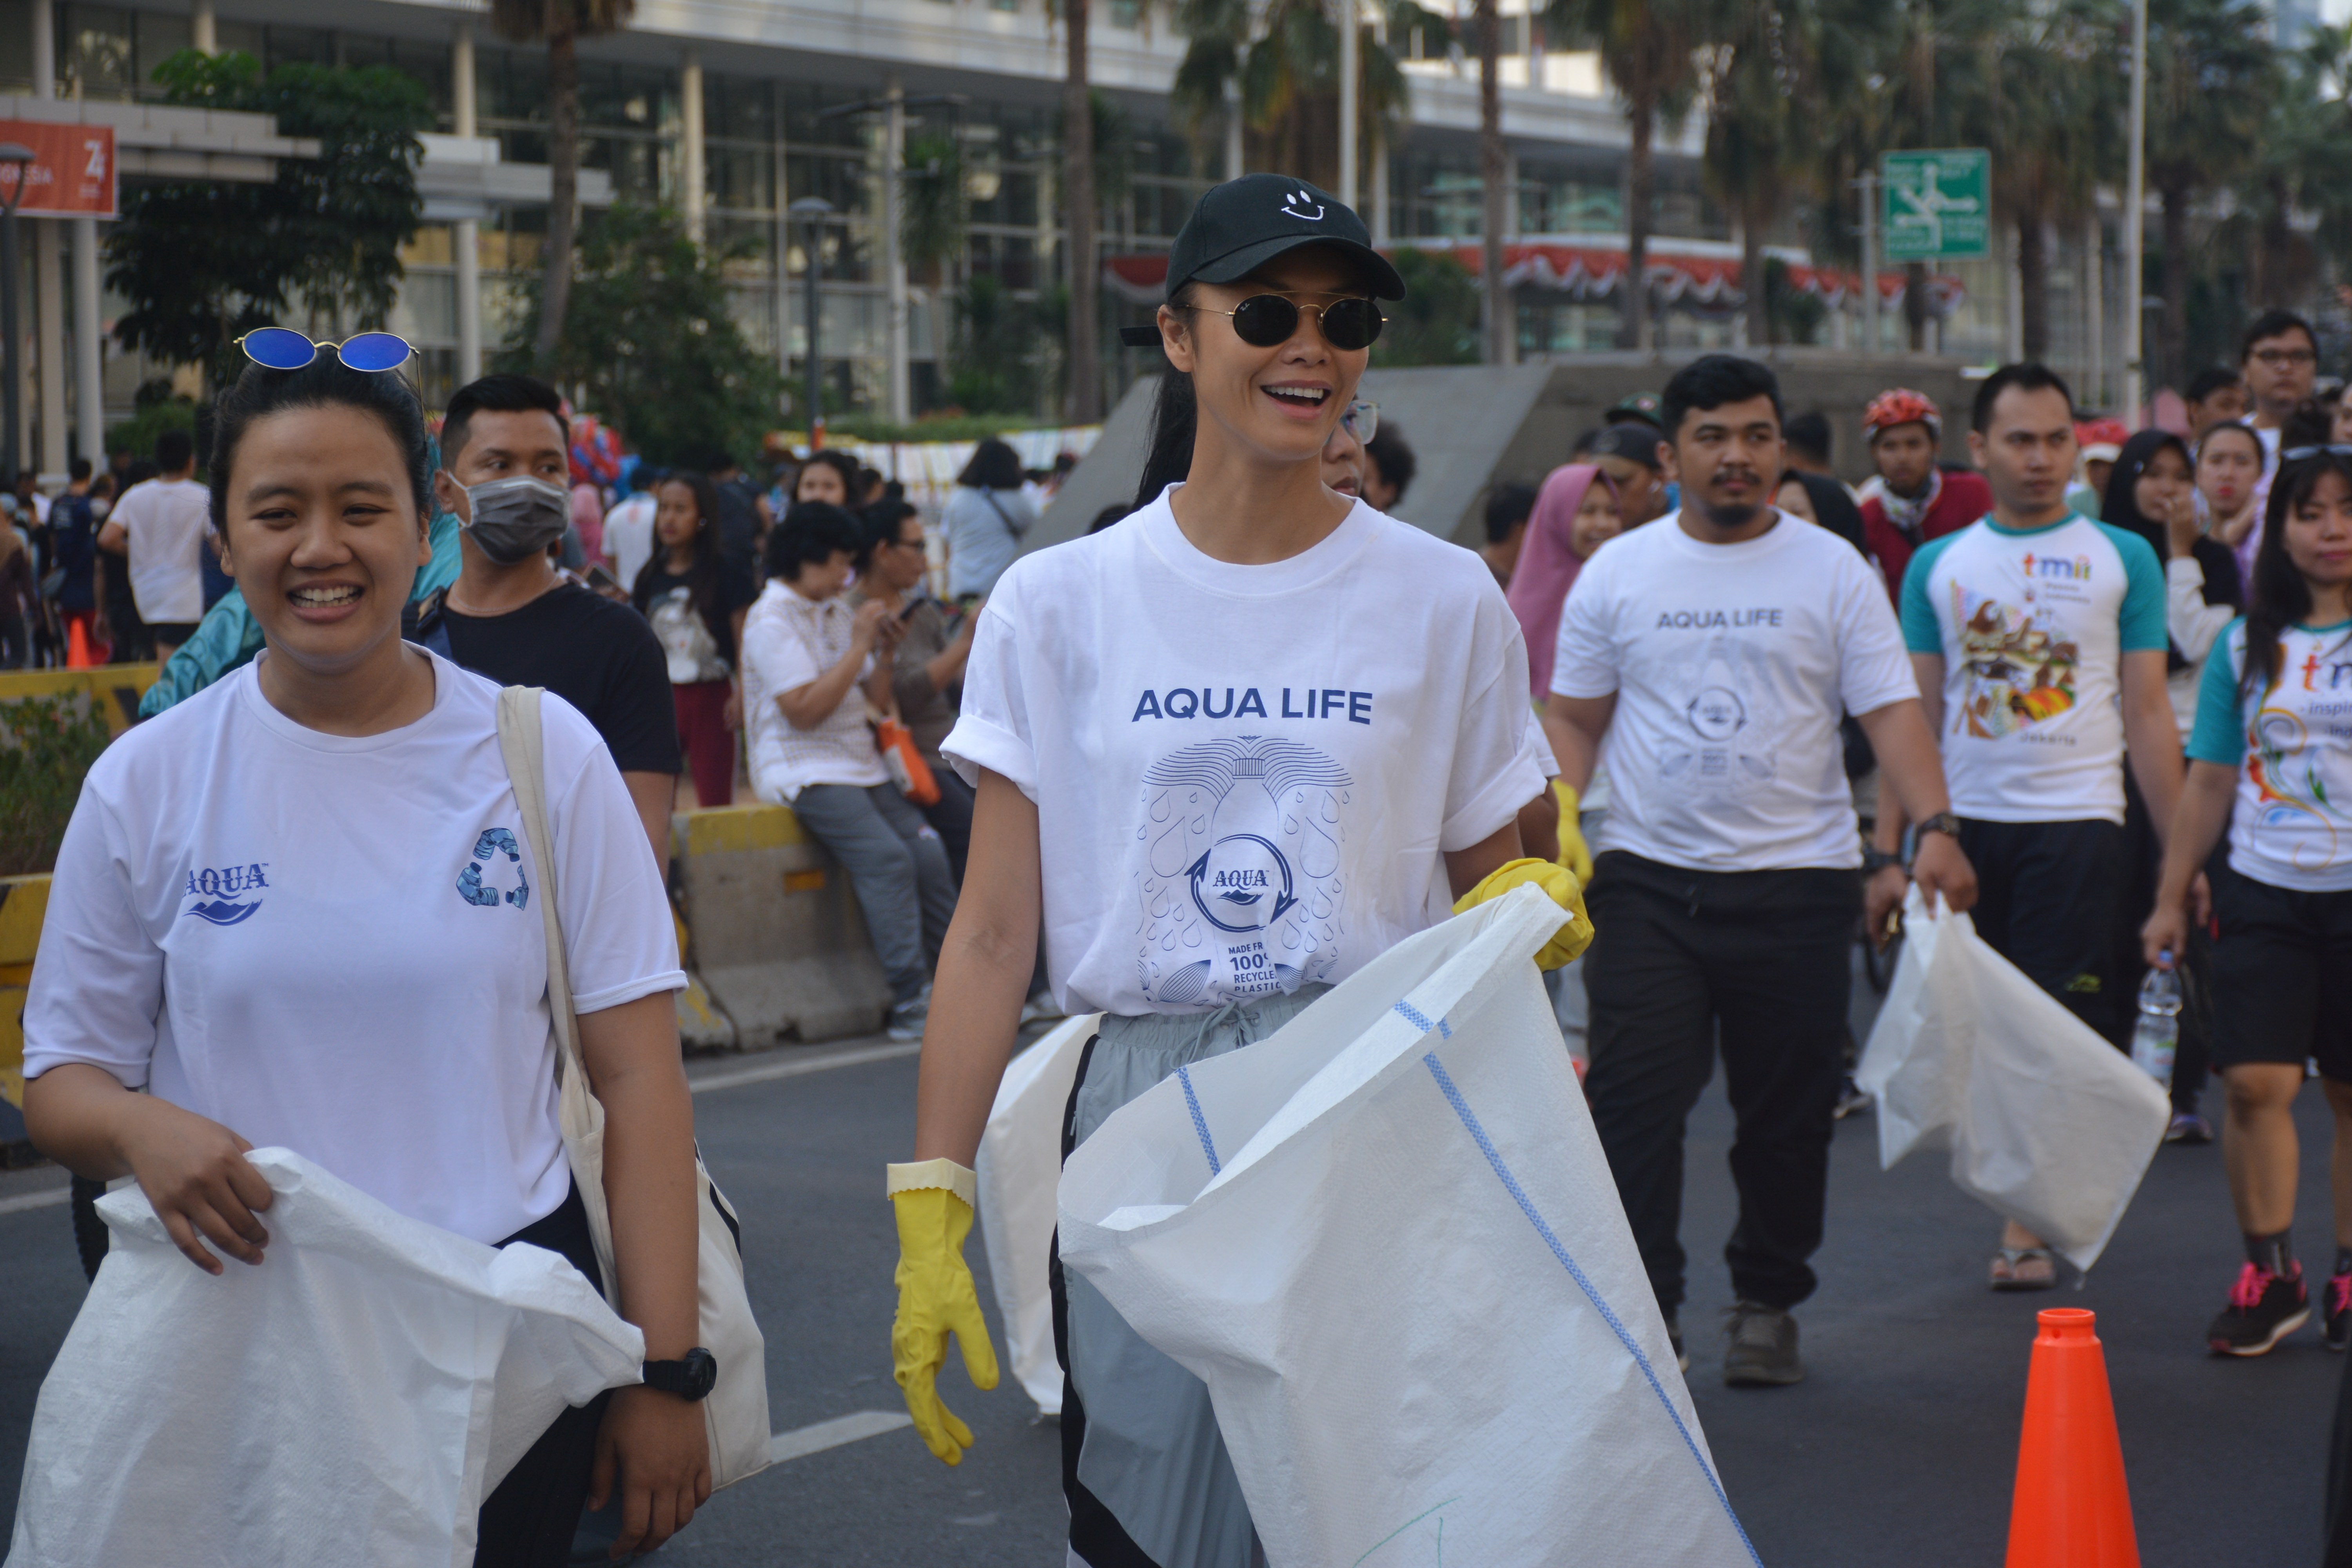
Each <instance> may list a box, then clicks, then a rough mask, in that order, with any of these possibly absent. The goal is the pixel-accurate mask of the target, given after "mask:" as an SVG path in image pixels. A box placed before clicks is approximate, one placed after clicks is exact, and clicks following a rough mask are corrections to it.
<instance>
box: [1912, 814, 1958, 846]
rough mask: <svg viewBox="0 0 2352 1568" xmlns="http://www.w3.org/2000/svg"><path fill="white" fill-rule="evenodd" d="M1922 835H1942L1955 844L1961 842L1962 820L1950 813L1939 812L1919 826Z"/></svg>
mask: <svg viewBox="0 0 2352 1568" xmlns="http://www.w3.org/2000/svg"><path fill="white" fill-rule="evenodd" d="M1919 831H1920V832H1922V833H1940V834H1942V835H1944V836H1945V837H1948V838H1949V839H1951V840H1952V841H1953V842H1954V843H1958V842H1959V837H1960V819H1959V818H1958V817H1957V816H1953V815H1952V814H1951V813H1950V812H1948V811H1939V812H1937V814H1936V815H1935V816H1931V817H1928V818H1927V820H1926V821H1924V822H1922V823H1921V824H1919Z"/></svg>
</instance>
